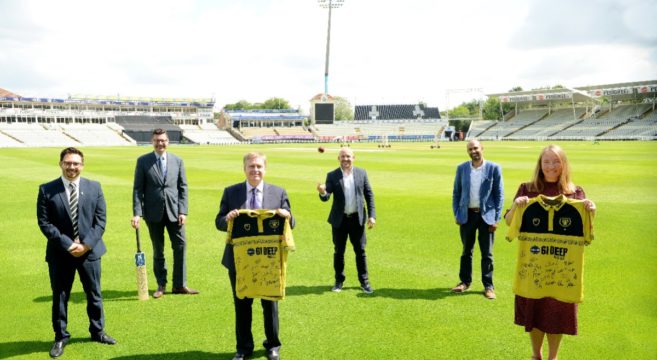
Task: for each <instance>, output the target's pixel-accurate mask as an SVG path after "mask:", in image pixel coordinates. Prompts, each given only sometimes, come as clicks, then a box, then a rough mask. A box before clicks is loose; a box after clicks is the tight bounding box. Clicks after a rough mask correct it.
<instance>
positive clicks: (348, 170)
mask: <svg viewBox="0 0 657 360" xmlns="http://www.w3.org/2000/svg"><path fill="white" fill-rule="evenodd" d="M355 160H356V155H354V152H353V151H352V150H351V149H350V148H348V147H343V148H341V149H340V153H339V154H338V162H339V163H340V167H339V168H337V169H335V170H333V171H331V172H329V173H328V174H326V182H325V183H324V184H318V185H317V191H318V192H319V199H320V200H322V201H328V200H329V198H331V194H333V195H334V196H333V205H332V206H331V212H330V213H329V217H328V222H329V223H330V224H331V229H332V234H333V269H334V270H335V284H334V286H333V288H332V289H331V291H333V292H340V291H342V287H343V284H344V281H345V278H346V277H345V274H344V252H345V248H346V246H347V238H349V240H350V242H351V245H352V246H353V248H354V253H355V254H356V269H357V270H358V280H359V282H360V288H361V289H362V290H363V292H365V293H367V294H371V293H372V292H374V290H373V289H372V286H371V285H370V280H369V275H368V272H367V258H366V255H365V245H366V243H367V237H366V234H365V224H367V227H368V228H369V229H371V228H372V227H374V224H375V223H376V211H375V209H374V193H373V192H372V187H371V186H370V182H369V180H368V178H367V172H366V171H365V169H362V168H358V167H355V166H354V165H353V163H354V161H355Z"/></svg>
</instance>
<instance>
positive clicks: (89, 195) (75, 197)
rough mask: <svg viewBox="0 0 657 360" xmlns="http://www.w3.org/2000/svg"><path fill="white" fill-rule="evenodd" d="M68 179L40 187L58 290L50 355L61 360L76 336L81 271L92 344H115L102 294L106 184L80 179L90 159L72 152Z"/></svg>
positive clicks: (41, 216)
mask: <svg viewBox="0 0 657 360" xmlns="http://www.w3.org/2000/svg"><path fill="white" fill-rule="evenodd" d="M59 166H60V167H61V169H62V176H61V177H59V178H57V179H55V180H53V181H51V182H49V183H46V184H42V185H41V186H39V195H38V198H37V220H38V223H39V228H40V229H41V232H42V233H43V235H44V236H45V237H46V239H47V240H48V244H47V246H46V261H47V262H48V271H49V274H50V287H51V289H52V327H53V330H54V331H55V343H54V344H53V346H52V348H51V349H50V356H51V357H53V358H56V357H59V356H61V355H62V354H63V353H64V346H66V344H67V343H68V341H69V339H70V337H71V334H70V333H69V332H68V331H67V330H66V325H67V320H68V299H69V297H70V296H71V287H72V286H73V280H74V279H75V273H76V271H77V272H78V274H79V275H80V281H81V282H82V287H83V288H84V292H85V294H86V295H87V315H88V316H89V332H90V333H91V339H92V340H93V341H96V342H100V343H103V344H109V345H114V344H115V343H116V340H114V339H113V338H112V337H111V336H109V335H107V334H106V333H105V331H104V328H105V315H104V312H103V296H102V293H101V289H100V257H101V256H102V255H103V254H105V251H106V248H105V243H104V242H103V233H104V232H105V221H106V212H105V197H104V196H103V190H102V189H101V187H100V184H99V183H98V182H96V181H91V180H88V179H85V178H81V177H80V173H81V172H82V169H83V168H84V155H83V154H82V152H81V151H80V150H78V149H76V148H72V147H69V148H66V149H64V150H62V152H61V153H60V156H59Z"/></svg>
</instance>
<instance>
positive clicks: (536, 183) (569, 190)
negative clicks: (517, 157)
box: [528, 144, 575, 194]
mask: <svg viewBox="0 0 657 360" xmlns="http://www.w3.org/2000/svg"><path fill="white" fill-rule="evenodd" d="M548 151H549V152H552V153H553V154H555V155H557V157H558V158H559V161H561V174H560V175H559V180H558V181H557V186H558V187H559V193H561V194H573V193H574V192H575V184H573V182H572V180H571V179H570V163H569V162H568V157H566V153H565V152H564V151H563V149H562V148H561V147H560V146H559V145H554V144H552V145H548V146H546V147H545V148H544V149H543V150H542V151H541V155H540V156H539V157H538V161H537V162H536V169H535V170H534V177H533V178H532V180H531V181H530V182H529V183H528V185H529V186H528V187H529V190H530V191H535V192H538V193H541V192H543V189H545V183H546V181H545V174H543V168H542V167H541V161H542V160H543V155H545V153H547V152H548Z"/></svg>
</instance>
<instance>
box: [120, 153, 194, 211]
mask: <svg viewBox="0 0 657 360" xmlns="http://www.w3.org/2000/svg"><path fill="white" fill-rule="evenodd" d="M166 159H167V178H166V179H163V177H162V173H161V172H160V168H159V167H158V166H157V156H155V152H150V153H148V154H145V155H142V156H140V157H139V158H138V159H137V165H136V166H135V179H134V185H133V189H132V211H133V215H134V216H142V217H143V218H144V219H145V220H146V221H160V220H162V217H163V216H164V212H165V211H166V215H167V218H168V219H169V221H178V215H179V214H184V215H187V209H188V207H187V201H188V198H189V191H188V189H187V175H186V174H185V165H184V164H183V161H182V159H180V158H179V157H177V156H176V155H174V154H172V153H170V152H167V155H166Z"/></svg>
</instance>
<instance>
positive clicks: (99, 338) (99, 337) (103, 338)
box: [91, 333, 116, 345]
mask: <svg viewBox="0 0 657 360" xmlns="http://www.w3.org/2000/svg"><path fill="white" fill-rule="evenodd" d="M91 340H93V341H95V342H99V343H101V344H107V345H114V344H116V340H114V338H113V337H111V336H109V335H107V334H105V333H100V334H96V335H94V336H92V337H91Z"/></svg>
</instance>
